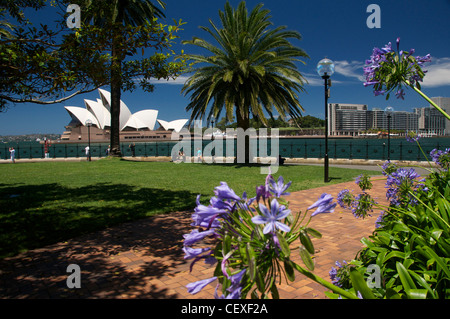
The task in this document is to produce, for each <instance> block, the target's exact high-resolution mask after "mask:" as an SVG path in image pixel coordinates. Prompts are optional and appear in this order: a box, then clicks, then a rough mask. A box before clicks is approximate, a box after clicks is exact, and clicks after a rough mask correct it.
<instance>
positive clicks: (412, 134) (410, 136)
mask: <svg viewBox="0 0 450 319" xmlns="http://www.w3.org/2000/svg"><path fill="white" fill-rule="evenodd" d="M419 139H420V135H419V134H417V133H416V132H414V131H409V132H408V134H406V140H407V141H408V142H410V143H415V142H417V141H418V140H419Z"/></svg>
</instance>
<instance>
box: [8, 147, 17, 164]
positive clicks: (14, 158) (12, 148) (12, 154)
mask: <svg viewBox="0 0 450 319" xmlns="http://www.w3.org/2000/svg"><path fill="white" fill-rule="evenodd" d="M9 153H10V155H11V162H13V164H14V163H15V162H16V150H15V149H14V147H10V148H9Z"/></svg>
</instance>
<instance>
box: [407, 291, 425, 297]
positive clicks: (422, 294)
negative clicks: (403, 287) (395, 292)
mask: <svg viewBox="0 0 450 319" xmlns="http://www.w3.org/2000/svg"><path fill="white" fill-rule="evenodd" d="M406 294H407V295H408V298H409V299H427V290H426V289H409V290H408V291H407V292H406Z"/></svg>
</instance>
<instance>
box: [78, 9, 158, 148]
mask: <svg viewBox="0 0 450 319" xmlns="http://www.w3.org/2000/svg"><path fill="white" fill-rule="evenodd" d="M70 2H72V3H79V4H80V6H81V8H82V12H83V14H82V17H83V22H84V23H86V24H89V23H92V24H93V25H94V26H96V27H100V28H105V29H110V30H111V33H110V36H111V37H112V39H111V46H110V50H111V52H110V54H111V67H110V72H111V73H110V76H111V77H110V85H111V105H110V107H111V141H110V142H111V152H110V154H111V156H121V151H120V124H119V123H120V98H121V90H122V85H123V81H122V75H123V68H122V65H123V63H124V61H125V58H126V56H127V55H128V54H130V53H131V52H132V49H133V48H131V49H130V47H129V46H128V45H124V44H126V43H127V41H126V38H127V36H126V35H125V34H124V33H123V30H124V27H127V26H131V27H140V26H144V25H146V24H147V25H148V24H149V23H152V21H153V20H154V18H161V17H164V13H163V12H162V10H161V9H165V3H164V2H162V1H160V0H156V1H155V2H156V3H157V4H155V3H154V2H153V1H151V0H112V1H111V0H109V1H106V0H81V1H75V2H73V1H70Z"/></svg>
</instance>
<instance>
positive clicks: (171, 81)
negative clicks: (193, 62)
mask: <svg viewBox="0 0 450 319" xmlns="http://www.w3.org/2000/svg"><path fill="white" fill-rule="evenodd" d="M188 79H189V77H188V76H184V75H180V76H179V77H177V78H176V79H169V80H164V79H161V80H157V79H153V78H152V79H151V80H150V82H151V83H152V84H168V85H184V83H185V82H186V81H187V80H188Z"/></svg>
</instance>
